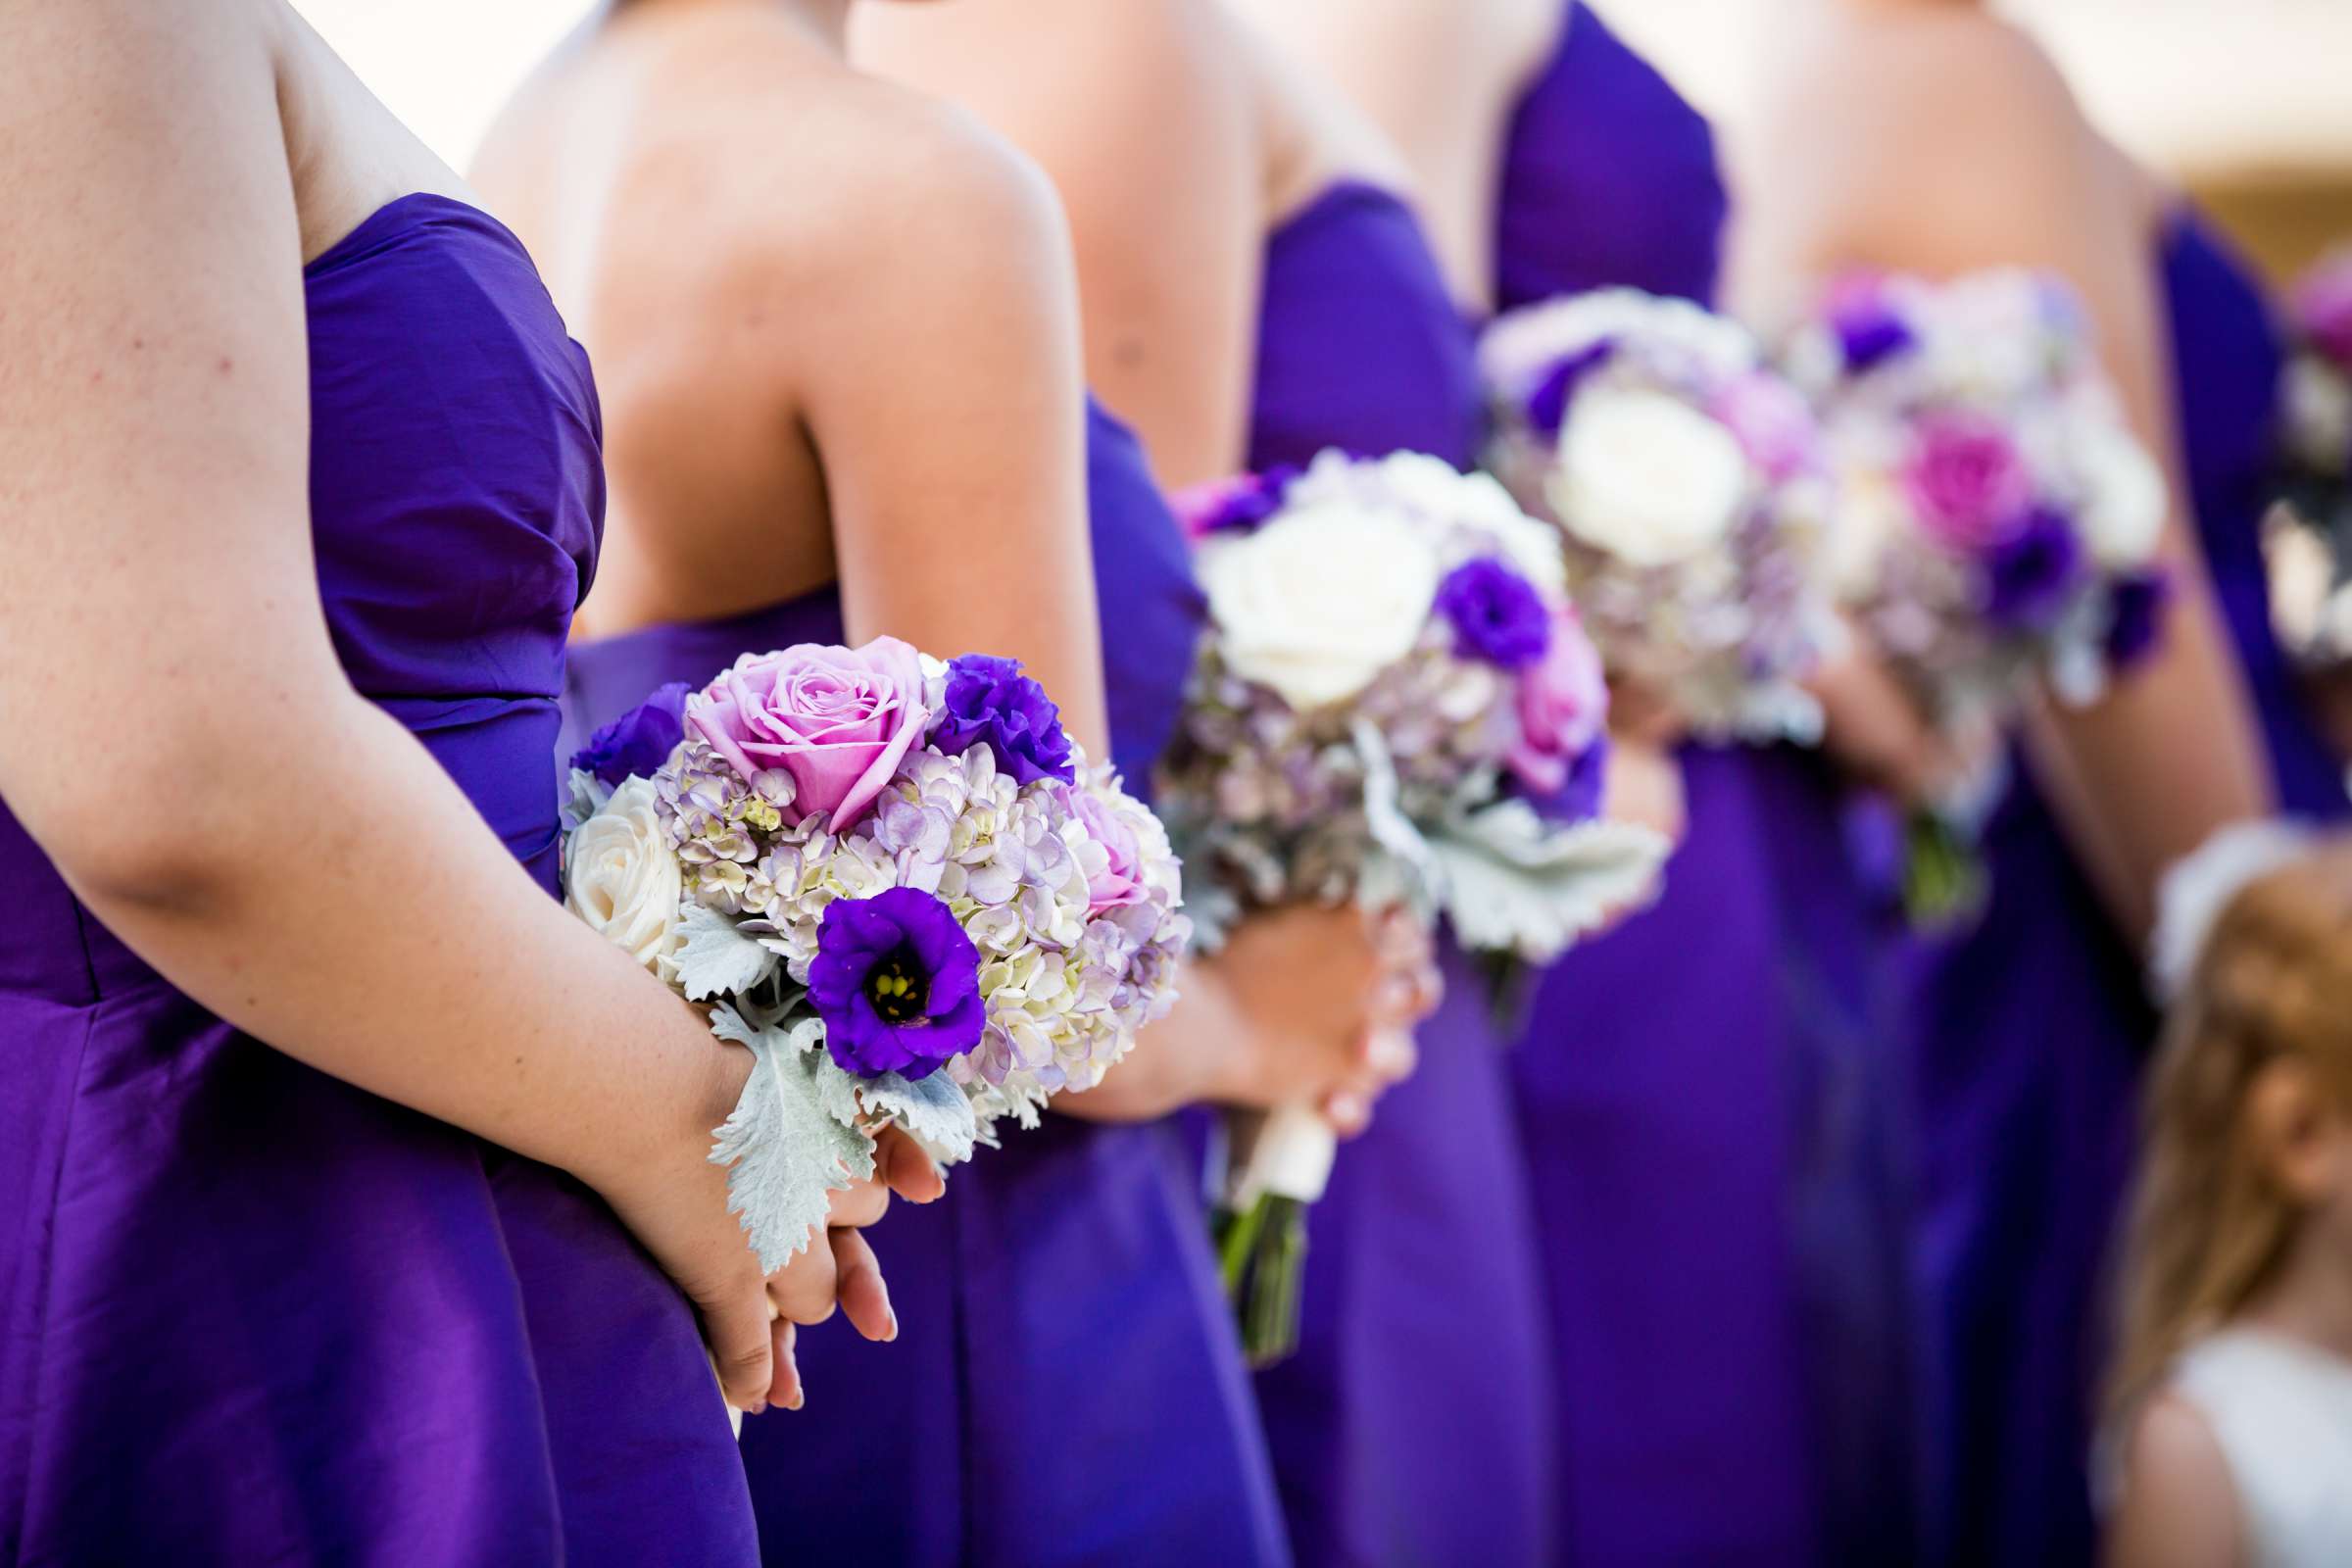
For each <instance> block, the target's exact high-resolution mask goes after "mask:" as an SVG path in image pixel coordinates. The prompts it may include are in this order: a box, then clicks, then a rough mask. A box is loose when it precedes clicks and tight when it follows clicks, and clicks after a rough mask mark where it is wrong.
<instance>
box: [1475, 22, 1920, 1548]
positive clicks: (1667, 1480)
mask: <svg viewBox="0 0 2352 1568" xmlns="http://www.w3.org/2000/svg"><path fill="white" fill-rule="evenodd" d="M1500 188H1501V205H1500V208H1499V210H1498V212H1497V214H1496V230H1495V233H1496V250H1495V299H1496V304H1497V306H1498V307H1499V308H1502V309H1511V308H1514V307H1518V306H1523V305H1529V304H1534V303H1538V302H1540V301H1543V300H1545V299H1549V298H1552V297H1554V296H1557V295H1561V294H1566V293H1573V292H1577V291H1580V290H1586V289H1592V288H1597V287H1603V286H1608V285H1631V286H1634V287H1638V288H1643V289H1647V290H1649V291H1651V292H1653V293H1659V294H1672V295H1682V296H1686V297H1690V298H1693V299H1697V300H1699V301H1701V302H1706V301H1708V300H1710V299H1711V298H1712V295H1713V293H1714V287H1715V277H1716V270H1717V261H1718V254H1717V253H1718V244H1719V236H1720V232H1721V229H1722V225H1723V220H1724V215H1725V196H1724V190H1723V186H1722V183H1721V181H1720V179H1719V177H1718V175H1717V172H1716V166H1715V155H1714V147H1713V139H1712V136H1711V133H1710V132H1709V130H1708V127H1707V125H1706V123H1705V122H1704V121H1703V120H1702V119H1701V118H1700V117H1699V116H1698V115H1697V114H1696V113H1695V112H1694V111H1693V110H1692V109H1691V107H1690V106H1689V105H1688V104H1686V103H1685V102H1684V101H1683V100H1682V99H1681V98H1680V97H1679V96H1678V95H1677V94H1676V93H1675V91H1674V89H1673V88H1672V87H1671V86H1670V85H1668V84H1667V82H1666V81H1665V80H1664V79H1663V78H1662V77H1661V76H1659V74H1658V73H1656V72H1655V71H1654V70H1653V69H1651V67H1650V66H1649V65H1648V64H1647V63H1646V62H1644V61H1642V59H1641V58H1640V57H1639V56H1638V55H1636V54H1634V53H1633V52H1632V51H1631V50H1630V49H1628V48H1627V47H1626V46H1625V45H1624V44H1623V43H1622V42H1620V41H1619V40H1618V39H1617V37H1616V36H1615V34H1613V33H1611V32H1610V31H1609V30H1608V28H1607V26H1606V25H1604V24H1603V23H1602V21H1601V19H1600V18H1599V17H1598V16H1597V15H1596V14H1594V12H1593V10H1592V9H1591V8H1590V7H1587V6H1581V5H1580V6H1574V7H1571V8H1569V10H1568V13H1567V19H1566V24H1565V30H1564V32H1563V33H1562V36H1561V38H1560V42H1559V45H1558V47H1557V50H1556V51H1555V53H1554V55H1553V57H1552V59H1551V61H1550V63H1549V64H1548V66H1547V67H1546V68H1545V69H1544V72H1542V73H1540V74H1539V76H1538V77H1537V78H1536V80H1535V81H1534V82H1533V83H1532V84H1531V86H1530V87H1529V89H1528V91H1527V94H1526V96H1525V98H1524V100H1523V101H1522V103H1521V104H1520V106H1519V109H1518V112H1517V114H1516V115H1515V116H1514V117H1513V120H1512V123H1511V134H1510V139H1509V141H1508V143H1507V146H1506V162H1505V166H1504V171H1503V176H1502V181H1501V187H1500ZM1683 764H1684V782H1685V787H1686V804H1687V809H1688V813H1689V823H1690V837H1689V839H1688V841H1687V842H1686V843H1685V844H1684V845H1683V846H1682V847H1681V849H1680V850H1679V851H1678V852H1677V854H1676V855H1675V857H1674V859H1673V860H1672V862H1671V863H1670V864H1669V866H1668V868H1667V881H1666V888H1665V893H1664V896H1663V898H1662V900H1661V901H1660V903H1659V904H1658V905H1657V906H1656V907H1654V908H1652V909H1650V910H1649V911H1647V912H1645V913H1643V914H1641V915H1639V916H1637V917H1635V918H1634V919H1632V920H1630V921H1629V922H1627V923H1626V924H1625V925H1624V926H1623V927H1622V928H1620V929H1619V930H1617V931H1615V932H1612V933H1611V934H1609V935H1608V936H1606V937H1604V938H1602V939H1600V940H1598V941H1596V942H1593V943H1591V944H1589V945H1588V946H1586V947H1584V948H1582V949H1579V950H1577V951H1575V952H1572V953H1570V954H1569V955H1568V956H1566V957H1565V958H1564V959H1563V960H1561V961H1560V962H1559V963H1558V964H1556V965H1554V966H1553V967H1552V968H1551V970H1550V971H1549V972H1548V973H1546V974H1545V975H1544V979H1543V983H1542V986H1541V989H1540V990H1539V991H1538V993H1537V997H1536V1002H1535V1005H1534V1008H1533V1011H1532V1015H1531V1021H1530V1023H1529V1026H1528V1028H1527V1030H1526V1032H1525V1034H1524V1036H1523V1038H1521V1040H1520V1041H1519V1042H1518V1046H1517V1049H1516V1050H1515V1051H1514V1052H1513V1054H1512V1057H1511V1059H1512V1065H1513V1072H1514V1078H1515V1086H1516V1090H1517V1095H1518V1105H1519V1110H1520V1114H1521V1117H1522V1139H1523V1141H1524V1143H1525V1145H1526V1149H1527V1157H1528V1161H1529V1169H1530V1172H1531V1178H1530V1180H1531V1185H1532V1188H1533V1191H1534V1195H1535V1214H1536V1223H1537V1226H1538V1230H1539V1234H1540V1236H1541V1239H1542V1247H1543V1255H1544V1262H1545V1265H1546V1271H1547V1282H1548V1294H1549V1300H1550V1312H1551V1330H1552V1342H1553V1347H1554V1351H1555V1354H1556V1356H1557V1369H1558V1378H1559V1383H1558V1389H1559V1393H1558V1404H1559V1407H1560V1412H1561V1414H1560V1420H1561V1440H1560V1446H1559V1461H1558V1466H1557V1468H1556V1470H1555V1472H1554V1478H1555V1479H1554V1485H1555V1486H1556V1487H1557V1489H1558V1491H1559V1494H1560V1497H1561V1504H1562V1510H1563V1514H1564V1519H1563V1549H1562V1557H1563V1559H1564V1560H1568V1561H1578V1562H1610V1563H1614V1562H1699V1561H1705V1562H1742V1563H1750V1562H1752V1563H1792V1564H1794V1563H1811V1562H1817V1561H1837V1562H1869V1561H1900V1560H1903V1559H1904V1558H1905V1557H1906V1556H1907V1555H1908V1551H1909V1547H1910V1543H1911V1540H1912V1534H1911V1531H1912V1527H1913V1507H1912V1503H1911V1499H1912V1497H1913V1495H1914V1492H1915V1477H1914V1470H1915V1463H1914V1459H1913V1447H1914V1437H1913V1433H1914V1425H1915V1422H1916V1419H1917V1417H1916V1412H1915V1408H1914V1394H1915V1389H1916V1385H1917V1381H1918V1379H1917V1376H1916V1358H1917V1351H1916V1350H1915V1348H1914V1343H1913V1342H1914V1335H1913V1332H1912V1325H1913V1321H1914V1315H1915V1308H1914V1304H1913V1299H1912V1296H1911V1291H1910V1286H1909V1281H1908V1276H1907V1263H1906V1251H1907V1242H1908V1237H1907V1224H1908V1202H1907V1194H1908V1190H1909V1185H1910V1183H1909V1176H1908V1174H1907V1171H1906V1168H1905V1166H1906V1151H1907V1148H1908V1144H1907V1134H1906V1131H1905V1099H1904V1091H1903V1086H1902V1079H1901V1072H1902V1061H1901V1054H1900V1051H1899V1040H1900V1029H1899V1022H1898V1019H1899V1014H1898V1011H1897V1008H1898V1005H1899V1003H1900V1000H1901V998H1900V993H1899V990H1898V988H1897V985H1896V979H1897V976H1896V973H1895V967H1894V965H1893V963H1892V962H1891V961H1890V949H1889V946H1888V944H1887V942H1886V940H1885V939H1884V936H1883V934H1882V931H1881V925H1882V922H1883V915H1882V914H1881V913H1880V911H1879V907H1878V904H1877V901H1876V900H1875V899H1874V897H1873V895H1872V892H1871V890H1870V888H1869V887H1868V885H1867V884H1866V883H1865V882H1864V880H1863V879H1862V877H1861V876H1860V875H1859V873H1858V871H1857V869H1856V867H1855V865H1854V862H1853V860H1852V858H1851V857H1850V856H1849V854H1848V853H1847V849H1846V840H1845V830H1844V823H1843V816H1842V812H1843V808H1844V801H1843V798H1842V796H1841V793H1840V787H1839V785H1838V780H1837V779H1836V777H1835V776H1834V775H1833V773H1832V772H1831V770H1830V769H1829V768H1828V767H1827V766H1826V765H1825V764H1823V763H1822V762H1821V761H1820V760H1818V759H1817V758H1815V757H1813V756H1811V755H1809V754H1807V753H1805V752H1803V751H1801V750H1799V749H1796V748H1793V747H1787V746H1779V747H1708V746H1698V745H1693V746H1690V747H1687V748H1686V749H1685V750H1684V753H1683Z"/></svg>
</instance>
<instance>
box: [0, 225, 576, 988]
mask: <svg viewBox="0 0 2352 1568" xmlns="http://www.w3.org/2000/svg"><path fill="white" fill-rule="evenodd" d="M303 284H304V296H305V304H306V307H307V311H308V316H309V335H310V380H311V388H310V391H311V405H310V406H311V543H312V549H313V551H314V553H315V555H316V558H317V562H318V576H319V600H320V604H321V607H322V608H323V610H324V612H325V616H326V624H327V630H328V632H329V633H330V634H331V635H332V637H333V641H334V647H335V652H336V655H337V656H338V657H339V658H340V659H341V661H342V662H343V667H344V670H345V672H346V673H347V674H348V675H349V676H350V678H351V681H352V684H353V686H355V687H356V688H357V689H358V690H359V692H360V694H361V695H362V696H364V697H367V698H368V699H369V700H370V701H372V702H374V703H376V704H377V705H378V706H380V707H382V708H383V709H385V710H386V711H389V712H390V713H391V714H392V715H393V716H394V717H395V718H398V719H399V720H400V721H401V722H402V723H403V724H405V725H407V726H408V728H409V729H410V730H412V731H413V732H415V733H416V735H417V739H418V740H419V741H421V742H422V743H423V744H424V746H425V747H426V749H427V750H428V751H430V752H431V753H432V754H433V756H434V758H435V759H436V760H438V761H439V762H440V763H441V765H442V766H443V767H444V768H446V769H447V770H448V771H449V773H450V775H451V776H452V777H453V778H454V779H456V781H457V782H458V784H459V785H460V786H461V787H462V788H463V789H464V790H465V791H466V795H467V796H468V797H469V798H470V799H471V800H472V802H473V804H474V807H475V809H478V810H479V811H480V812H481V813H482V815H483V816H484V817H485V818H486V819H487V820H488V821H489V823H490V825H491V826H492V827H493V828H495V829H496V830H497V831H498V833H499V836H500V837H501V838H502V839H503V840H505V842H506V844H507V847H508V848H509V849H511V850H512V851H514V853H515V856H516V858H519V859H521V860H523V861H524V862H525V863H526V864H527V865H528V866H529V867H530V868H531V870H532V871H533V873H534V874H535V875H537V876H538V877H539V879H540V881H541V882H542V884H543V885H545V886H547V887H549V888H550V889H552V888H553V887H554V885H555V876H556V859H557V853H556V834H557V822H556V800H557V795H556V777H555V770H554V766H553V763H552V761H551V760H550V759H551V747H552V744H553V741H554V737H555V732H556V725H557V711H556V704H557V700H558V698H559V697H560V695H561V693H562V691H563V668H564V635H565V633H566V631H567V630H568V628H569V626H570V623H571V613H572V610H573V608H574V606H575V605H576V603H577V602H578V599H579V596H580V594H581V593H582V592H583V591H584V589H585V587H586V585H587V581H588V578H589V575H590V573H591V572H592V571H593V570H594V568H595V562H596V548H597V538H598V530H599V528H600V526H601V524H602V520H603V515H604V479H603V466H602V463H601V460H600V456H599V443H600V435H601V431H600V424H599V417H598V411H597V401H596V390H595V386H594V383H593V382H592V380H591V379H590V376H589V370H588V361H587V356H586V355H585V354H583V353H582V352H581V350H580V348H579V346H578V345H577V344H575V343H573V342H572V341H571V340H570V338H569V337H568V336H567V335H566V334H565V332H564V323H563V321H562V319H560V318H559V317H558V316H557V314H556V309H555V306H554V303H553V302H552V301H551V300H550V299H549V298H548V295H547V290H546V289H545V288H544V287H543V286H542V285H541V283H540V281H539V277H538V274H537V272H536V271H534V270H533V269H532V266H531V262H530V258H529V257H528V256H527V255H526V254H525V253H524V251H523V249H522V246H521V245H520V243H519V242H517V241H516V240H515V237H514V236H513V235H512V234H510V233H509V232H508V231H507V230H506V229H505V228H504V227H502V226H501V225H500V224H499V223H498V222H497V221H495V220H493V219H491V218H489V217H487V216H486V215H484V214H482V213H480V212H478V211H476V210H475V209H473V208H471V207H467V206H465V205H463V204H461V203H458V202H454V201H450V200H448V199H446V198H443V197H440V196H433V195H414V196H408V197H404V198H402V199H401V200H399V201H395V202H393V203H391V204H390V205H388V206H386V207H384V208H383V209H381V210H380V211H378V212H377V213H375V214H374V215H373V216H372V217H370V218H368V220H367V221H365V222H363V223H361V224H360V226H359V227H358V228H357V229H355V230H354V231H353V232H352V233H351V234H350V235H348V236H347V237H345V238H344V239H343V240H341V241H340V242H339V243H337V244H336V245H334V246H333V247H332V248H331V249H329V250H328V251H327V252H326V253H325V254H324V255H322V256H320V257H319V259H318V260H317V261H316V262H313V263H312V264H311V266H310V267H309V268H308V269H306V270H305V271H304V274H303ZM0 901H5V903H6V905H7V907H9V908H10V909H11V910H12V913H13V916H14V918H13V920H12V928H11V931H10V939H9V941H7V942H6V943H5V944H0V993H5V992H7V991H9V990H12V989H16V988H24V989H25V990H27V991H30V992H32V993H34V994H47V995H51V996H53V997H54V998H55V999H56V1000H61V1001H74V1002H90V1001H95V1000H96V999H97V997H101V996H104V995H106V994H108V993H109V992H111V991H115V990H119V989H123V988H126V987H129V986H131V985H135V984H139V983H142V982H144V981H147V980H150V979H152V976H153V971H151V970H149V969H148V968H147V967H146V965H145V964H144V963H143V962H142V961H141V960H140V959H138V958H137V957H135V956H132V954H131V953H130V952H129V950H128V949H126V948H124V947H123V946H122V944H120V943H119V942H117V941H116V940H115V939H114V938H113V936H112V935H111V934H110V933H108V932H107V931H105V930H104V929H103V928H102V927H100V926H98V925H97V924H96V923H95V922H92V921H88V920H86V919H83V918H81V917H80V914H79V911H78V908H77V906H76V904H75V902H74V900H73V895H72V894H71V893H69V892H68V891H67V889H66V885H65V883H64V881H63V880H62V879H61V878H60V877H59V876H58V874H57V872H56V869H55V868H54V867H53V866H51V865H50V863H49V861H48V859H47V858H46V857H44V856H43V855H42V854H41V853H40V851H39V850H38V849H37V848H36V847H35V846H34V845H33V843H32V841H31V840H30V838H29V837H27V836H26V835H25V832H24V830H23V828H22V827H21V826H20V825H19V824H18V823H17V821H16V819H15V818H14V817H13V816H10V815H9V814H8V813H7V810H6V808H5V806H0ZM93 993H94V995H93Z"/></svg>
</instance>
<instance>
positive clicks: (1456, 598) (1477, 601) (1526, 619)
mask: <svg viewBox="0 0 2352 1568" xmlns="http://www.w3.org/2000/svg"><path fill="white" fill-rule="evenodd" d="M1437 608H1438V610H1439V613H1442V614H1444V615H1445V617H1446V619H1447V620H1448V621H1450V622H1451V623H1452V625H1453V637H1454V645H1455V646H1456V647H1457V648H1458V649H1460V650H1461V651H1462V652H1463V653H1465V654H1468V655H1469V656H1470V657H1471V658H1473V659H1480V660H1484V661H1485V662H1488V663H1490V664H1495V665H1498V666H1500V667H1501V668H1503V669H1524V668H1525V667H1526V666H1528V665H1529V664H1533V663H1535V662H1538V661H1539V660H1541V659H1542V658H1543V657H1544V654H1545V653H1547V652H1549V651H1550V648H1551V612H1550V610H1549V609H1548V608H1547V607H1546V606H1545V605H1544V600H1543V596H1541V595H1540V594H1538V593H1537V592H1536V590H1535V588H1534V586H1533V585H1531V584H1530V583H1529V582H1528V580H1527V579H1526V578H1525V577H1522V576H1520V575H1519V574H1518V573H1517V572H1515V571H1513V570H1512V569H1511V568H1510V567H1508V566H1506V565H1504V564H1502V563H1501V562H1499V561H1496V560H1495V559H1494V558H1493V557H1491V556H1489V557H1482V558H1480V559H1479V560H1476V561H1465V562H1463V563H1462V564H1460V565H1458V566H1456V567H1454V568H1453V570H1451V571H1449V572H1447V573H1446V580H1445V581H1444V582H1441V583H1440V584H1438V599H1437Z"/></svg>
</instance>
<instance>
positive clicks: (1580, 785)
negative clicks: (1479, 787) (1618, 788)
mask: <svg viewBox="0 0 2352 1568" xmlns="http://www.w3.org/2000/svg"><path fill="white" fill-rule="evenodd" d="M1608 721H1609V685H1608V680H1607V677H1606V676H1605V675H1604V674H1603V673H1602V671H1601V667H1600V653H1599V651H1598V650H1597V649H1595V648H1594V647H1593V642H1592V639H1590V638H1589V637H1587V636H1586V635H1585V628H1584V624H1583V622H1581V621H1580V620H1579V619H1578V618H1577V616H1576V613H1575V612H1574V611H1563V612H1561V613H1559V614H1558V615H1556V616H1555V617H1553V620H1552V623H1551V646H1550V647H1549V648H1548V649H1546V650H1545V651H1544V659H1543V661H1542V662H1540V663H1538V664H1536V665H1535V666H1534V667H1533V668H1531V669H1529V670H1528V671H1527V672H1526V674H1524V675H1522V676H1521V677H1520V679H1519V740H1518V743H1517V744H1516V745H1514V746H1513V747H1512V748H1511V752H1510V756H1509V758H1508V759H1507V760H1508V762H1509V764H1510V769H1511V774H1512V776H1513V777H1514V778H1516V779H1517V780H1518V781H1519V785H1520V787H1521V788H1522V789H1524V790H1525V791H1526V792H1527V793H1528V795H1529V796H1531V797H1532V798H1534V799H1535V801H1536V802H1537V803H1538V804H1539V805H1543V804H1546V803H1552V804H1561V805H1573V806H1577V807H1582V806H1584V805H1585V803H1584V802H1583V801H1582V800H1581V799H1580V800H1577V801H1574V802H1569V801H1567V800H1565V799H1564V798H1565V797H1569V796H1578V797H1581V796H1582V795H1583V794H1585V793H1586V788H1585V786H1586V785H1587V783H1588V782H1596V781H1589V780H1588V779H1586V778H1584V777H1580V772H1581V771H1585V770H1580V768H1579V766H1578V764H1579V763H1580V762H1582V761H1584V760H1585V759H1586V758H1588V757H1589V756H1592V755H1593V753H1594V749H1595V748H1596V747H1597V746H1598V744H1599V742H1600V738H1601V735H1602V732H1603V731H1604V730H1605V729H1606V728H1607V726H1608ZM1569 814H1572V815H1573V814H1580V813H1579V812H1577V811H1574V810H1572V811H1570V813H1569Z"/></svg>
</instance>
